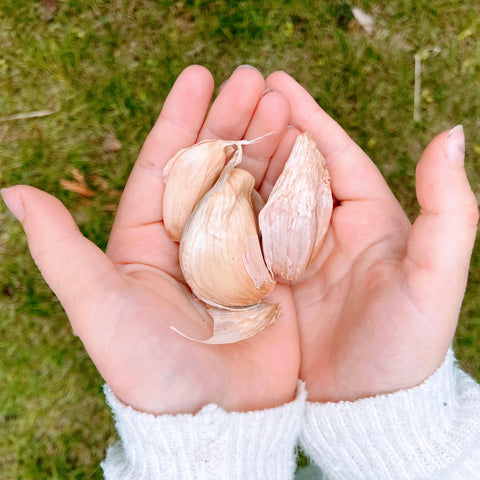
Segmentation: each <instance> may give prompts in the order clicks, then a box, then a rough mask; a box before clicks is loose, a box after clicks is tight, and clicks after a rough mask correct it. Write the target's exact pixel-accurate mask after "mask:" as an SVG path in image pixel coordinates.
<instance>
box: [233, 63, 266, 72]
mask: <svg viewBox="0 0 480 480" xmlns="http://www.w3.org/2000/svg"><path fill="white" fill-rule="evenodd" d="M242 68H251V69H252V70H255V71H256V72H258V73H261V72H260V70H259V69H258V68H255V67H254V66H253V65H248V64H245V65H239V66H238V67H237V68H236V69H235V72H236V71H237V70H240V69H242Z"/></svg>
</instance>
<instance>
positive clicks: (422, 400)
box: [301, 350, 480, 480]
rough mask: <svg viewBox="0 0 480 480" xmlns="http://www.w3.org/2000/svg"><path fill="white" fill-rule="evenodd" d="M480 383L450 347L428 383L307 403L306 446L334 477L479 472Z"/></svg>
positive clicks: (465, 475) (469, 475) (446, 475)
mask: <svg viewBox="0 0 480 480" xmlns="http://www.w3.org/2000/svg"><path fill="white" fill-rule="evenodd" d="M479 412H480V386H479V385H478V384H477V383H476V382H475V381H474V380H473V379H472V378H471V377H469V376H468V375H466V374H465V373H463V372H462V371H461V370H460V369H459V368H458V367H457V366H456V364H455V358H454V355H453V352H452V351H451V350H450V351H449V352H448V354H447V357H446V359H445V361H444V362H443V364H442V365H441V366H440V367H439V369H438V370H437V371H436V372H434V373H433V374H432V375H431V376H430V377H429V378H428V379H427V380H425V381H424V382H423V383H422V384H421V385H419V386H417V387H413V388H411V389H408V390H402V391H398V392H395V393H392V394H388V395H379V396H376V397H373V398H365V399H361V400H357V401H356V402H340V403H324V404H322V403H312V402H308V401H307V403H306V406H305V424H304V428H303V432H302V434H301V444H302V448H303V449H304V451H305V452H306V453H307V454H308V455H309V456H310V457H311V458H312V459H313V460H314V461H315V462H316V463H317V464H318V465H319V466H320V467H321V468H322V470H323V471H324V472H325V473H326V475H327V478H328V479H335V480H340V479H349V480H364V479H372V478H381V479H384V480H388V479H398V478H404V479H414V478H415V479H420V478H421V479H449V480H450V479H467V478H468V479H470V478H472V479H473V478H480V477H479V476H476V475H478V471H479V470H478V468H479V465H480V415H479Z"/></svg>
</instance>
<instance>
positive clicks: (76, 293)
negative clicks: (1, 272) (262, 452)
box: [2, 66, 478, 414]
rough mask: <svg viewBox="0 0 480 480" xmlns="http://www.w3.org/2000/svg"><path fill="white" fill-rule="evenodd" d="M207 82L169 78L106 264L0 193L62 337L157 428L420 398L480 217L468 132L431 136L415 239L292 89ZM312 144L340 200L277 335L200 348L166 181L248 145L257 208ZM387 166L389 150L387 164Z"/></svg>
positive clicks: (201, 325) (253, 74)
mask: <svg viewBox="0 0 480 480" xmlns="http://www.w3.org/2000/svg"><path fill="white" fill-rule="evenodd" d="M213 91H214V82H213V79H212V75H211V74H210V72H208V70H206V69H205V68H203V67H200V66H191V67H188V68H187V69H185V70H184V71H183V72H182V73H181V74H180V76H179V77H178V79H177V81H176V83H175V84H174V86H173V88H172V90H171V92H170V94H169V95H168V97H167V99H166V100H165V103H164V105H163V108H162V111H161V114H160V116H159V118H158V120H157V122H156V123H155V125H154V127H153V129H152V131H151V132H150V134H149V135H148V137H147V139H146V141H145V144H144V145H143V148H142V150H141V152H140V155H139V157H138V160H137V161H136V163H135V165H134V166H133V169H132V172H131V175H130V178H129V179H128V182H127V185H126V187H125V190H124V192H123V195H122V198H121V201H120V205H119V208H118V212H117V215H116V218H115V222H114V225H113V228H112V232H111V236H110V239H109V243H108V247H107V251H106V253H104V252H102V251H101V250H100V249H99V248H98V247H96V246H95V245H94V244H93V243H91V242H90V241H89V240H88V239H86V238H85V237H84V236H82V234H81V233H80V231H79V230H78V228H77V226H76V225H75V222H74V220H73V219H72V217H71V215H70V214H69V213H68V211H67V210H66V208H65V207H64V206H63V205H62V204H61V203H60V202H59V201H58V200H57V199H55V198H54V197H52V196H50V195H48V194H47V193H44V192H42V191H40V190H37V189H35V188H32V187H28V186H15V187H11V188H8V189H4V190H3V191H2V194H3V197H4V200H5V203H6V204H7V206H9V208H10V210H11V211H12V213H13V214H14V215H15V216H16V217H17V218H18V219H19V220H20V221H21V222H22V224H23V227H24V229H25V232H26V235H27V238H28V243H29V247H30V251H31V254H32V256H33V258H34V260H35V262H36V264H37V265H38V267H39V269H40V271H41V272H42V274H43V276H44V278H45V280H46V281H47V282H48V284H49V285H50V287H51V288H52V290H53V291H54V292H55V294H56V295H57V297H58V298H59V300H60V302H61V303H62V305H63V306H64V308H65V310H66V313H67V315H68V318H69V319H70V322H71V324H72V327H73V330H74V332H75V333H76V334H78V335H79V336H80V338H81V340H82V341H83V343H84V345H85V348H86V349H87V351H88V353H89V355H90V357H91V358H92V360H93V362H94V363H95V365H96V367H97V368H98V370H99V372H100V373H101V375H102V376H103V378H104V379H105V381H106V382H107V383H108V384H109V385H110V387H111V388H112V390H113V391H114V392H115V393H116V395H117V396H118V397H119V398H120V399H121V400H123V401H124V402H125V403H127V404H129V405H131V406H132V407H133V408H135V409H137V410H140V411H145V412H150V413H154V414H161V413H179V412H183V413H193V412H196V411H198V410H199V409H200V408H201V407H202V406H203V405H206V404H208V403H215V404H217V405H219V406H221V407H223V408H224V409H225V410H227V411H247V410H256V409H265V408H269V407H275V406H278V405H281V404H284V403H286V402H289V401H291V400H292V399H293V398H294V397H295V392H296V389H297V379H298V378H300V379H301V380H303V381H304V382H305V384H306V389H307V391H308V399H309V400H311V401H319V402H326V401H334V402H336V401H341V400H352V401H353V400H356V399H359V398H362V397H367V396H372V395H377V394H382V393H387V392H394V391H396V390H400V389H405V388H409V387H413V386H415V385H418V384H420V383H421V382H422V381H423V380H424V379H425V378H427V377H428V376H429V375H430V374H432V373H433V372H434V371H435V369H437V368H438V367H439V365H440V364H441V363H442V361H443V359H444V357H445V354H446V352H447V350H448V348H449V346H450V344H451V341H452V338H453V335H454V331H455V328H456V324H457V320H458V315H459V311H460V306H461V303H462V299H463V295H464V291H465V286H466V281H467V275H468V267H469V261H470V255H471V250H472V247H473V243H474V239H475V235H476V224H477V219H478V208H477V202H476V199H475V196H474V195H473V193H472V191H471V188H470V186H469V183H468V180H467V176H466V174H465V170H464V137H463V130H462V127H456V128H453V129H452V130H449V131H445V132H443V133H441V134H440V135H438V136H437V137H436V138H435V139H434V140H433V141H432V142H431V143H430V145H429V146H428V147H427V149H426V150H425V152H424V154H423V156H422V158H421V160H420V161H419V163H418V167H417V171H416V190H417V198H418V201H419V204H420V207H421V210H420V214H419V216H418V218H417V219H416V220H415V222H414V224H413V226H412V225H411V223H410V222H409V220H408V218H407V216H406V215H405V213H404V212H403V210H402V208H401V206H400V204H399V203H398V201H397V200H396V199H395V197H394V195H393V194H392V192H391V191H390V189H389V188H388V186H387V184H386V182H385V180H384V179H383V177H382V175H381V174H380V172H379V170H378V169H377V168H376V166H375V165H374V163H373V162H372V161H371V160H370V159H369V158H368V156H367V155H366V154H365V153H364V152H363V151H362V150H361V149H360V148H359V147H358V146H357V145H356V144H355V143H354V142H353V141H352V140H351V139H350V138H349V136H348V135H347V134H346V133H345V132H344V130H342V128H341V127H340V126H339V125H338V124H337V123H336V122H335V121H334V120H333V119H332V118H330V117H329V116H328V115H327V114H326V113H325V112H324V111H323V110H322V109H321V108H320V107H319V106H318V105H317V104H316V102H315V101H314V99H313V98H312V97H311V96H310V95H309V94H308V93H307V92H306V91H305V90H304V89H303V88H302V87H301V86H300V85H299V84H298V83H297V82H296V81H295V80H294V79H293V78H291V77H290V76H289V75H287V74H286V73H283V72H276V73H273V74H271V75H270V76H268V77H267V78H266V79H264V77H263V76H262V75H261V73H259V72H258V71H257V70H256V69H254V68H251V67H248V66H243V67H240V68H238V69H237V70H236V71H235V72H234V73H233V74H232V75H231V76H230V78H229V79H228V80H227V81H226V82H224V84H223V85H222V86H221V88H220V90H219V92H218V94H217V96H216V98H215V100H214V101H213V103H212V104H211V100H212V95H213ZM300 131H309V132H310V133H311V134H312V135H313V138H314V140H315V141H316V143H317V145H318V148H319V150H320V152H321V153H322V154H323V156H324V157H325V159H326V162H327V165H328V169H329V172H330V176H331V187H332V193H333V196H334V199H335V204H334V210H333V215H332V219H331V224H330V226H329V229H328V233H327V235H326V238H325V241H324V244H323V246H322V248H321V251H320V254H319V256H318V257H317V259H316V260H315V261H314V262H313V264H312V265H311V266H310V267H309V268H308V270H307V271H306V273H305V274H304V276H303V277H302V278H301V279H300V280H299V281H297V282H296V283H294V284H292V285H289V284H285V283H280V282H279V283H278V284H277V286H276V288H275V289H274V291H273V292H272V293H271V295H270V296H269V297H268V298H267V301H269V302H278V303H280V304H281V308H282V313H281V315H280V317H279V318H278V320H277V321H276V323H274V324H273V325H271V326H269V327H268V328H266V329H265V330H263V331H262V332H260V333H259V334H257V335H255V336H254V337H252V338H249V339H247V340H244V341H241V342H238V343H234V344H228V345H205V344H202V343H197V342H194V341H191V340H188V339H186V338H184V337H183V336H181V335H179V334H178V333H176V332H175V331H173V330H172V329H171V326H175V327H176V328H178V329H179V330H180V331H182V332H184V333H186V334H188V335H190V336H193V337H198V338H207V337H208V336H209V335H210V333H209V331H208V330H207V328H206V325H205V322H204V320H203V316H202V315H201V314H200V313H199V311H198V310H197V306H196V305H195V303H194V302H193V300H192V296H191V293H190V292H189V290H188V289H187V288H186V287H185V284H184V282H183V279H182V274H181V271H180V268H179V264H178V244H176V243H174V242H172V241H171V240H170V239H169V238H168V237H167V235H166V233H165V229H164V226H163V223H162V196H163V189H164V177H163V168H164V166H165V164H166V163H167V161H168V160H169V158H170V157H172V156H173V155H174V154H175V153H176V152H177V151H178V150H179V149H181V148H184V147H187V146H190V145H192V144H194V143H195V142H198V141H201V140H205V139H216V138H221V139H226V140H237V139H254V138H257V137H261V136H262V135H265V134H267V133H271V132H274V133H272V134H271V135H268V136H266V137H265V138H263V139H262V140H261V141H259V142H257V143H254V144H251V145H248V146H246V147H244V153H245V155H244V160H243V163H242V165H240V167H241V168H245V169H246V170H248V171H250V172H251V173H252V174H253V175H254V177H255V180H256V188H257V189H258V190H259V192H260V194H261V195H262V197H263V198H264V199H266V198H267V197H268V194H269V192H270V190H271V189H272V186H273V184H274V183H275V180H276V178H277V177H278V175H279V174H280V172H281V171H282V169H283V165H284V163H285V161H286V160H287V158H288V155H289V152H290V149H291V147H292V145H293V142H294V139H295V137H296V136H297V135H298V133H299V132H300ZM391 154H394V152H391Z"/></svg>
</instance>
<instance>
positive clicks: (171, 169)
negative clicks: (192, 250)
mask: <svg viewBox="0 0 480 480" xmlns="http://www.w3.org/2000/svg"><path fill="white" fill-rule="evenodd" d="M234 150H235V148H234V147H233V146H232V142H225V141H222V140H205V141H203V142H199V143H197V144H195V145H193V146H192V147H188V148H184V149H182V150H180V151H179V152H177V153H176V155H175V156H174V157H172V158H171V159H170V160H169V162H168V163H167V165H166V166H165V169H164V171H163V174H164V177H165V190H164V194H163V206H162V208H163V223H164V226H165V230H166V232H167V234H168V236H169V237H170V238H171V239H172V240H175V241H177V242H179V241H180V239H181V236H182V233H183V229H184V228H185V224H186V223H187V220H188V218H189V217H190V215H191V213H192V211H193V209H194V208H195V206H196V205H197V203H198V202H199V201H200V199H201V198H202V197H203V196H204V195H205V194H206V193H207V192H208V190H209V189H210V188H211V187H212V186H213V185H214V183H215V182H216V180H217V179H218V177H219V175H220V172H221V171H222V169H223V168H224V166H225V163H226V162H227V160H228V159H229V158H230V157H231V156H232V154H233V152H234Z"/></svg>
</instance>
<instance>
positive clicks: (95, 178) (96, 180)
mask: <svg viewBox="0 0 480 480" xmlns="http://www.w3.org/2000/svg"><path fill="white" fill-rule="evenodd" d="M89 179H90V181H91V182H92V183H93V184H94V185H95V186H96V187H98V188H99V189H100V190H108V188H109V186H110V185H109V184H108V182H107V181H106V180H105V179H104V178H103V177H102V176H101V175H98V173H94V174H92V175H90V177H89Z"/></svg>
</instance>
